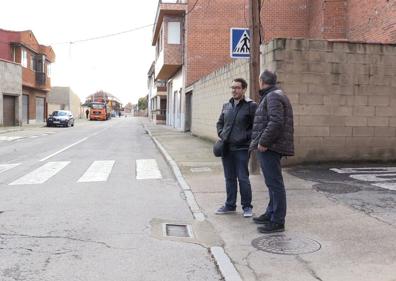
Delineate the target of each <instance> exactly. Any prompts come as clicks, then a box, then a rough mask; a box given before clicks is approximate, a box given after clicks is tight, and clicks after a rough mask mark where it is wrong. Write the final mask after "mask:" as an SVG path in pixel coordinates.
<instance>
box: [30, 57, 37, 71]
mask: <svg viewBox="0 0 396 281" xmlns="http://www.w3.org/2000/svg"><path fill="white" fill-rule="evenodd" d="M29 68H30V69H31V70H33V71H35V70H36V68H35V65H34V56H33V55H30V63H29Z"/></svg>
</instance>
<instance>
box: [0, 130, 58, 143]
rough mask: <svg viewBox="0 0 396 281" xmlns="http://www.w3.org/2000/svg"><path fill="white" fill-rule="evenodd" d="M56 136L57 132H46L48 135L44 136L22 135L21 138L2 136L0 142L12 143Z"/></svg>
mask: <svg viewBox="0 0 396 281" xmlns="http://www.w3.org/2000/svg"><path fill="white" fill-rule="evenodd" d="M52 134H55V132H46V133H42V134H37V135H30V136H29V135H26V136H23V135H20V136H0V141H4V142H12V141H20V140H23V139H35V138H39V137H44V136H48V135H52Z"/></svg>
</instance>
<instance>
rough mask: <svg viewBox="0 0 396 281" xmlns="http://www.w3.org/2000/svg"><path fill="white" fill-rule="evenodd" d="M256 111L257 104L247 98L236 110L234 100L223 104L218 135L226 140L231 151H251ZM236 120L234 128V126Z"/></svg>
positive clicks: (242, 100)
mask: <svg viewBox="0 0 396 281" xmlns="http://www.w3.org/2000/svg"><path fill="white" fill-rule="evenodd" d="M256 109H257V104H256V103H255V102H254V101H253V100H251V99H249V98H246V97H245V98H244V99H241V101H240V102H239V103H238V104H237V106H236V108H234V99H233V98H231V99H230V100H229V102H226V103H225V104H223V109H222V110H221V114H220V117H219V120H218V121H217V124H216V127H217V135H218V136H219V138H221V139H222V140H226V143H227V144H228V147H229V149H230V150H247V149H249V144H250V140H251V136H252V128H253V119H254V113H255V112H256ZM234 118H235V121H234V126H232V122H233V120H234ZM231 128H232V129H231Z"/></svg>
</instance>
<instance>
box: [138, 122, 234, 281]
mask: <svg viewBox="0 0 396 281" xmlns="http://www.w3.org/2000/svg"><path fill="white" fill-rule="evenodd" d="M143 126H144V129H145V130H146V132H147V133H148V134H149V136H150V137H151V139H152V140H153V141H154V143H155V145H156V146H157V147H158V149H159V150H160V151H161V153H162V155H164V157H165V159H166V161H167V162H168V164H169V165H170V166H171V168H172V171H173V174H174V175H175V177H176V180H177V182H178V184H179V185H180V187H181V189H182V190H183V193H184V196H185V197H186V201H187V204H188V206H189V208H190V210H191V212H192V214H193V216H194V218H195V219H196V220H197V221H204V220H205V214H204V213H203V212H202V211H201V209H200V207H199V205H198V203H197V201H196V200H195V197H194V194H193V192H192V191H191V188H190V186H189V185H188V184H187V182H186V180H185V179H184V177H183V175H182V173H181V171H180V169H179V166H177V164H176V162H175V161H174V160H173V159H172V157H171V156H170V155H169V153H168V152H167V151H166V150H165V148H164V147H163V146H162V145H161V143H160V142H159V141H158V140H157V139H156V138H155V137H154V136H153V135H152V133H151V131H150V130H149V129H148V128H147V126H146V125H145V124H143ZM210 253H211V254H212V256H213V258H214V259H215V261H216V264H217V266H218V268H219V270H220V273H221V275H222V276H223V278H224V280H225V281H242V278H241V276H240V275H239V273H238V271H237V270H236V268H235V266H234V265H233V264H232V262H231V260H230V258H229V257H228V255H227V254H226V253H225V251H224V248H223V247H219V246H215V247H211V248H210Z"/></svg>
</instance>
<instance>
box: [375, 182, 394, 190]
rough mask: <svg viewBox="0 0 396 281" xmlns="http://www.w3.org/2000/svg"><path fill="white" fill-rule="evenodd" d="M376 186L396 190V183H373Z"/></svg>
mask: <svg viewBox="0 0 396 281" xmlns="http://www.w3.org/2000/svg"><path fill="white" fill-rule="evenodd" d="M372 185H374V186H378V187H381V188H385V189H389V190H396V182H381V183H372Z"/></svg>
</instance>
